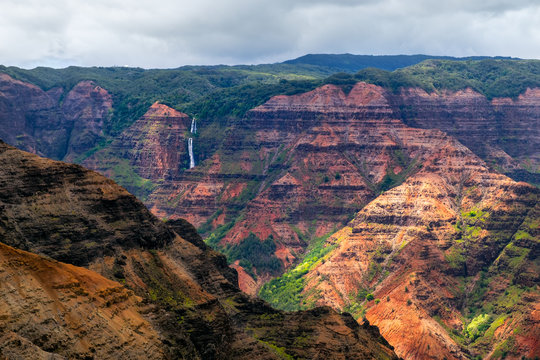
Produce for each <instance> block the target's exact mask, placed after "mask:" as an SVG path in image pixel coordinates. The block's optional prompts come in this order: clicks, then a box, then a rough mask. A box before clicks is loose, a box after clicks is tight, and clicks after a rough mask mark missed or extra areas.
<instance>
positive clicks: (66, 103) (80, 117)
mask: <svg viewBox="0 0 540 360" xmlns="http://www.w3.org/2000/svg"><path fill="white" fill-rule="evenodd" d="M112 105H113V102H112V96H111V95H110V94H109V93H108V92H107V90H105V89H103V88H101V87H99V86H96V85H95V84H94V83H93V82H91V81H82V82H80V83H78V84H77V85H75V87H74V88H73V89H71V91H70V92H69V93H68V94H67V95H66V98H65V99H64V100H63V102H62V113H63V114H64V117H65V118H66V120H67V122H68V123H69V124H71V129H70V138H69V142H68V148H67V152H66V154H65V155H64V157H63V159H64V160H65V161H69V162H73V161H74V160H75V158H76V156H78V155H81V154H84V152H85V151H88V150H90V149H92V148H93V147H94V146H96V145H97V144H98V142H99V140H101V139H103V138H104V133H103V130H104V128H105V122H106V121H107V120H109V118H110V116H111V112H112V110H113V107H112Z"/></svg>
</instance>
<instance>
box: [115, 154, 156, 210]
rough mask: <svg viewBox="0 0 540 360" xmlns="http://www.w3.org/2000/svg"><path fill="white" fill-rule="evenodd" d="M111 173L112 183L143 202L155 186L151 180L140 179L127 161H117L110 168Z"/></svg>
mask: <svg viewBox="0 0 540 360" xmlns="http://www.w3.org/2000/svg"><path fill="white" fill-rule="evenodd" d="M112 173H113V176H112V178H113V179H114V181H116V182H117V183H118V184H120V185H121V186H123V187H125V188H126V189H127V191H129V192H130V193H132V194H133V195H135V196H137V197H138V198H139V199H141V200H143V201H144V200H145V199H146V197H147V196H148V195H149V194H150V193H151V192H152V191H153V190H154V189H155V187H156V186H157V185H156V184H154V183H153V182H152V181H151V180H148V179H144V178H142V177H140V176H139V174H137V173H136V172H135V170H134V169H133V167H132V166H131V165H129V162H128V160H127V159H119V160H118V162H117V163H116V164H114V166H113V167H112Z"/></svg>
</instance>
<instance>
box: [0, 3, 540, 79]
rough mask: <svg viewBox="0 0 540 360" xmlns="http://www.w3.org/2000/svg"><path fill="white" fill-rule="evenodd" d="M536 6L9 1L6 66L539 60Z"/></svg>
mask: <svg viewBox="0 0 540 360" xmlns="http://www.w3.org/2000/svg"><path fill="white" fill-rule="evenodd" d="M538 18H540V5H539V4H538V1H536V0H514V1H507V0H492V1H484V0H454V1H445V2H438V1H433V0H409V1H403V0H363V1H359V0H333V1H331V0H296V1H294V0H273V1H270V0H222V1H215V0H198V1H197V2H195V1H191V0H190V1H187V0H160V1H157V0H129V1H128V0H94V1H82V0H71V1H68V0H16V1H14V0H3V1H2V12H0V36H1V37H2V41H1V42H0V63H2V64H6V65H17V66H23V67H33V66H37V65H46V66H56V67H61V66H67V65H83V66H92V65H98V66H110V65H130V66H141V67H147V68H148V67H177V66H181V65H185V64H218V63H226V64H238V63H248V64H251V63H260V62H275V61H283V60H286V59H289V58H293V57H296V56H301V55H303V54H305V53H344V52H349V53H356V54H398V53H403V54H416V53H424V54H433V55H455V56H466V55H506V56H517V57H524V58H540V47H538V46H533V44H540V23H538V21H537V19H538Z"/></svg>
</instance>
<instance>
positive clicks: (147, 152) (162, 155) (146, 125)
mask: <svg viewBox="0 0 540 360" xmlns="http://www.w3.org/2000/svg"><path fill="white" fill-rule="evenodd" d="M190 123H191V119H190V118H189V116H187V115H186V114H184V113H181V112H179V111H176V110H174V109H172V108H170V107H168V106H166V105H163V104H160V103H158V102H156V103H154V104H153V105H152V106H151V107H150V109H148V111H147V112H146V113H145V114H144V115H143V116H142V117H141V118H140V119H139V120H137V121H136V122H135V123H133V125H131V126H130V127H129V128H127V129H126V130H124V131H123V132H122V133H121V134H120V135H119V136H118V138H117V139H116V140H115V141H113V142H112V143H111V145H110V146H109V147H107V148H106V149H105V150H102V151H98V152H97V153H96V154H94V155H92V156H91V157H89V158H87V159H86V160H84V161H83V164H84V165H85V166H88V167H90V168H92V169H95V170H98V171H100V172H101V173H105V174H106V175H108V176H109V177H112V178H115V177H116V176H121V175H122V174H121V173H118V174H116V172H119V171H118V170H117V171H116V172H115V167H117V166H118V164H119V162H121V161H122V160H127V162H128V163H129V166H131V167H132V168H133V169H134V171H135V172H136V173H137V174H138V175H139V176H141V177H142V178H144V179H149V180H154V181H156V180H162V179H171V178H173V179H174V178H177V177H178V176H179V175H180V174H181V173H182V172H183V171H184V170H185V168H186V166H185V165H186V157H187V137H186V133H187V131H188V129H189V128H188V127H189V125H190Z"/></svg>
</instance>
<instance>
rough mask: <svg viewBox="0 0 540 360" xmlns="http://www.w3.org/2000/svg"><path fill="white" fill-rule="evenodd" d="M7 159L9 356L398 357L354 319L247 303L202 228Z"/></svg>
mask: <svg viewBox="0 0 540 360" xmlns="http://www.w3.org/2000/svg"><path fill="white" fill-rule="evenodd" d="M0 154H1V156H2V167H1V172H0V178H1V179H2V180H1V181H2V184H3V185H2V186H1V187H0V206H1V214H2V219H1V221H0V234H1V235H2V242H3V244H0V263H1V264H2V267H1V269H2V271H0V277H1V278H2V282H0V304H2V306H1V310H0V339H1V340H2V341H1V342H0V354H1V356H2V357H5V358H8V359H16V358H21V357H28V356H30V357H35V358H55V359H61V358H77V357H79V358H118V357H120V358H145V359H146V358H163V359H170V358H189V359H248V358H249V359H278V358H283V357H293V358H312V359H317V358H322V357H325V358H326V357H332V358H336V359H348V358H355V359H371V358H380V359H397V357H396V356H395V354H394V353H393V351H392V348H391V347H390V346H389V345H388V343H387V342H386V341H384V339H383V338H382V337H381V336H380V334H379V333H378V330H377V329H376V328H375V327H373V326H360V325H358V324H357V323H356V322H355V321H354V319H353V318H352V317H351V316H350V315H346V314H344V315H340V314H338V313H336V312H335V311H334V310H331V309H330V308H318V309H313V310H311V311H305V312H298V313H286V312H282V311H278V310H275V309H272V308H271V307H270V306H268V305H267V304H266V303H264V302H262V301H261V300H257V299H254V298H250V297H248V296H246V295H245V294H244V293H242V292H241V291H240V290H239V289H238V287H237V281H238V280H237V274H236V272H235V271H234V270H232V269H231V268H229V267H228V266H227V262H226V260H225V257H223V255H221V254H219V253H217V252H215V251H213V250H211V249H210V248H209V247H207V246H206V245H205V244H204V242H203V241H202V239H201V238H200V236H199V235H198V234H197V232H196V230H195V228H194V227H193V226H192V225H191V224H189V223H188V222H186V221H184V220H173V221H170V222H168V223H162V222H161V221H159V220H158V219H157V218H155V217H153V216H152V215H151V214H150V213H149V212H148V210H146V208H145V207H144V206H143V205H142V203H140V202H139V201H138V200H137V199H136V198H135V197H133V196H131V195H129V194H128V193H127V192H126V191H125V190H124V189H122V188H120V187H119V186H117V185H116V184H115V183H113V182H112V181H111V180H107V179H105V178H104V177H102V176H100V175H98V174H97V173H95V172H93V171H89V170H85V169H83V168H82V167H80V166H78V165H69V164H65V163H61V162H57V161H52V160H48V159H43V158H39V157H37V156H36V155H32V154H30V153H26V152H22V151H20V150H17V149H15V148H13V147H10V146H8V145H6V144H4V143H0ZM7 184H14V186H5V185H7ZM68 201H69V206H68V205H67V202H68ZM135 223H137V226H133V225H134V224H135ZM85 226H88V227H89V228H88V233H81V230H80V229H81V228H82V227H85ZM38 228H42V229H43V233H41V234H39V233H37V232H36V230H35V229H38ZM27 229H30V230H27ZM50 238H54V244H52V243H51V242H50V241H51V240H50ZM6 243H7V244H6ZM8 244H9V245H13V246H15V247H19V248H24V249H27V250H31V251H33V252H35V253H37V254H31V253H29V252H26V251H23V250H17V249H14V248H13V247H11V246H8ZM81 248H87V249H88V251H87V256H82V252H81V251H80V249H81ZM57 260H63V261H64V262H66V263H72V264H73V263H76V264H78V265H84V266H85V268H80V267H76V266H73V265H68V264H65V263H64V262H59V261H57ZM30 317H32V319H33V320H36V319H37V320H36V321H35V322H28V321H27V320H28V319H29V318H30Z"/></svg>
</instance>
